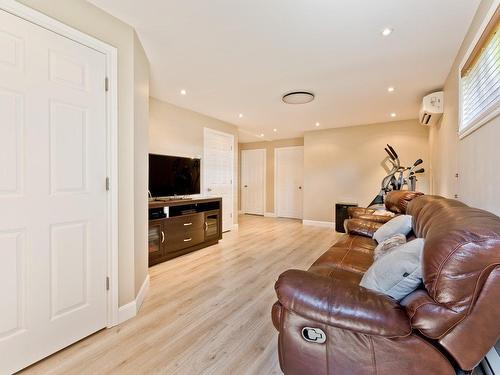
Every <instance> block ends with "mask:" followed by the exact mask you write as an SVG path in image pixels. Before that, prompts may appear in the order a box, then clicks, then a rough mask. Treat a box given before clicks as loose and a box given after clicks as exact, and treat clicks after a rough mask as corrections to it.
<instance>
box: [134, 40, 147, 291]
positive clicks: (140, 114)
mask: <svg viewBox="0 0 500 375" xmlns="http://www.w3.org/2000/svg"><path fill="white" fill-rule="evenodd" d="M134 88H135V90H134V124H135V126H134V155H135V156H134V197H135V198H134V249H135V252H134V267H135V295H136V296H137V293H138V292H139V290H140V289H141V286H142V284H143V283H144V280H145V278H146V276H147V274H148V254H149V253H148V250H147V249H148V148H149V61H148V58H147V56H146V52H145V51H144V49H143V48H142V45H141V42H140V40H139V38H138V37H137V34H136V33H135V32H134Z"/></svg>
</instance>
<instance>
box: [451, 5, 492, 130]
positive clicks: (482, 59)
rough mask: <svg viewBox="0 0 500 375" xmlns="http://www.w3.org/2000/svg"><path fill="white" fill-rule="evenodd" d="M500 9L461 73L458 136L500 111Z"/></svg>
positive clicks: (483, 122)
mask: <svg viewBox="0 0 500 375" xmlns="http://www.w3.org/2000/svg"><path fill="white" fill-rule="evenodd" d="M499 26H500V8H497V9H496V11H495V13H494V14H493V17H492V18H491V20H490V21H489V23H488V25H487V26H486V28H485V29H484V31H483V33H482V34H481V37H480V38H479V40H478V42H477V43H476V45H475V47H474V48H473V49H472V52H471V53H470V54H469V56H468V57H467V60H465V63H464V64H463V65H462V68H461V70H460V86H461V90H460V91H461V116H460V120H461V121H460V128H459V133H460V135H461V136H462V135H466V134H468V133H470V132H471V131H473V130H475V129H477V128H478V127H480V126H481V125H483V124H485V123H486V122H488V121H489V120H491V119H492V118H493V117H495V116H497V115H498V114H499V112H500V32H499Z"/></svg>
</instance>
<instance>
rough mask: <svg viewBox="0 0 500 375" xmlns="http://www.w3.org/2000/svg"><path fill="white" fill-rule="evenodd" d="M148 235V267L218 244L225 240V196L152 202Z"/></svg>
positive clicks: (150, 203)
mask: <svg viewBox="0 0 500 375" xmlns="http://www.w3.org/2000/svg"><path fill="white" fill-rule="evenodd" d="M165 208H167V209H166V210H165ZM164 211H167V212H168V213H167V214H165V213H164ZM148 238H149V266H152V265H155V264H158V263H161V262H164V261H166V260H169V259H172V258H175V257H178V256H179V255H183V254H186V253H190V252H191V251H195V250H199V249H201V248H204V247H207V246H211V245H215V244H216V243H218V242H219V240H220V239H222V198H202V199H177V200H173V199H158V200H152V201H150V202H149V235H148Z"/></svg>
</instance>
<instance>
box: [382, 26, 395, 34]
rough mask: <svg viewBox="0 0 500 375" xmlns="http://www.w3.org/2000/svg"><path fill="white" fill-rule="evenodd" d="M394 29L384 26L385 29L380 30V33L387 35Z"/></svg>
mask: <svg viewBox="0 0 500 375" xmlns="http://www.w3.org/2000/svg"><path fill="white" fill-rule="evenodd" d="M393 31H394V29H393V28H391V27H386V28H385V29H383V30H382V35H383V36H389V35H391V34H392V32H393Z"/></svg>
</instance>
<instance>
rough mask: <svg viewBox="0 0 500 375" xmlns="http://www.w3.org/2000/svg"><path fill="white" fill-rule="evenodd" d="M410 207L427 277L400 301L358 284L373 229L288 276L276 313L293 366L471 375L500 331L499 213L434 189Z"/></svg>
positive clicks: (368, 259)
mask: <svg viewBox="0 0 500 375" xmlns="http://www.w3.org/2000/svg"><path fill="white" fill-rule="evenodd" d="M407 214H409V215H411V216H412V217H413V232H414V235H415V236H416V237H420V238H424V239H425V246H424V251H423V256H422V266H423V284H422V285H421V287H420V288H419V289H417V290H416V291H414V292H412V293H410V294H409V295H408V296H407V297H406V298H404V299H403V300H402V301H401V303H399V302H398V301H396V300H394V299H392V298H390V297H388V296H386V295H383V294H380V293H377V292H374V291H371V290H368V289H365V288H363V287H360V286H359V282H360V280H361V278H362V276H363V274H364V272H365V271H366V270H367V269H368V267H369V266H370V265H371V264H372V263H373V250H374V248H375V246H376V243H375V241H374V240H373V239H372V238H371V237H370V235H371V234H372V233H370V231H369V230H367V231H364V232H363V231H361V232H362V233H364V235H360V234H353V233H352V232H351V233H349V234H347V235H344V236H342V237H341V238H340V239H339V241H338V242H337V243H336V244H334V245H333V246H332V247H331V248H330V249H329V250H328V251H327V252H326V253H324V254H323V255H322V256H321V257H320V258H319V259H318V260H317V261H316V262H315V263H314V264H313V265H312V266H311V268H310V269H309V270H308V271H300V270H288V271H286V272H284V273H283V274H282V275H281V276H280V277H279V279H278V281H277V282H276V286H275V288H276V293H277V296H278V302H276V303H275V304H274V306H273V308H272V319H273V324H274V326H275V327H276V329H277V330H278V331H279V339H278V349H279V350H278V352H279V361H280V365H281V369H282V370H283V372H284V373H285V374H288V375H291V374H315V375H326V374H334V375H343V374H359V375H364V374H378V375H382V374H408V375H412V374H439V375H452V374H456V373H457V372H458V373H460V372H465V373H467V372H470V371H472V369H474V367H475V366H477V364H478V363H479V362H480V361H481V359H482V358H483V357H484V356H485V354H486V353H487V352H488V350H489V349H490V348H491V347H492V346H493V345H494V344H495V342H496V341H497V340H498V339H499V336H500V323H499V320H498V319H499V317H500V218H499V217H498V216H495V215H493V214H491V213H488V212H486V211H483V210H479V209H475V208H471V207H468V206H466V205H465V204H463V203H460V202H458V201H455V200H450V199H445V198H442V197H435V196H420V197H417V198H415V199H413V200H412V201H411V202H410V203H409V205H408V210H407ZM365 229H366V228H365Z"/></svg>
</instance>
